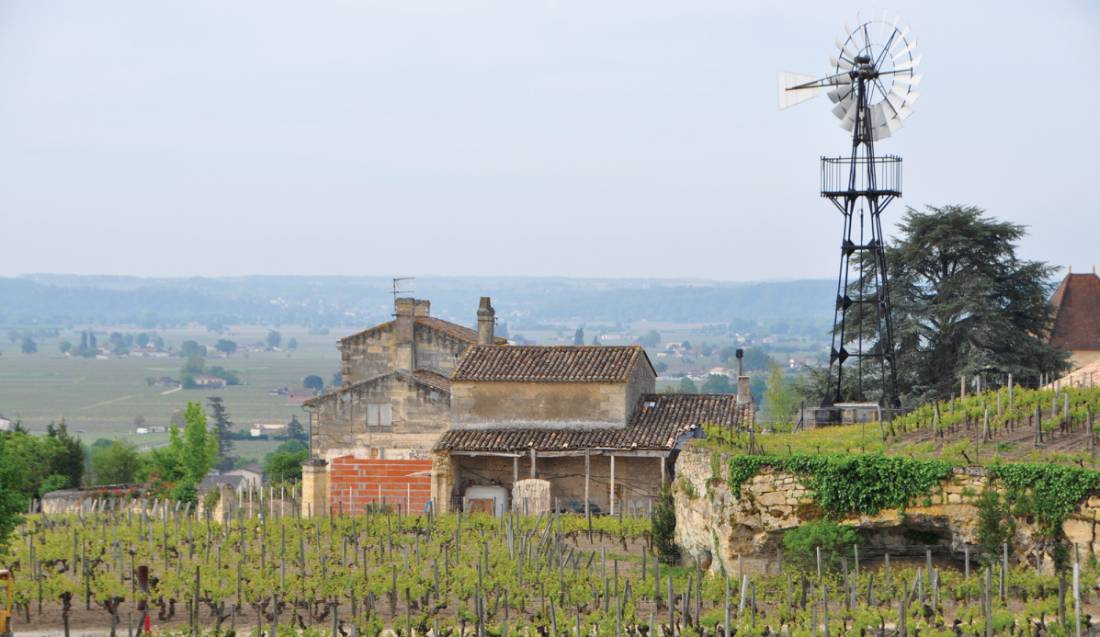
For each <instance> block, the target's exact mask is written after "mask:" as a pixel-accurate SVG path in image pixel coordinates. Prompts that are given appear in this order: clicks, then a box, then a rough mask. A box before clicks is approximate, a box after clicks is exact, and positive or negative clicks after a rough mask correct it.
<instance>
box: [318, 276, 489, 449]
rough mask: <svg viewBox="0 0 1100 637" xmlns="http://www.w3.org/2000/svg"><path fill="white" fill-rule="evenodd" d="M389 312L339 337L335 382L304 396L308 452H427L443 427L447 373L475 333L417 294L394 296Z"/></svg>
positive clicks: (446, 420) (472, 342)
mask: <svg viewBox="0 0 1100 637" xmlns="http://www.w3.org/2000/svg"><path fill="white" fill-rule="evenodd" d="M489 311H490V312H491V308H489ZM394 315H395V316H394V320H392V321H389V322H386V323H381V324H379V325H376V326H374V327H372V328H370V329H367V330H363V331H361V332H359V333H357V334H352V335H351V336H347V337H345V338H342V339H340V372H341V385H340V387H339V388H336V389H335V390H333V391H330V392H328V393H326V394H324V395H322V396H318V397H316V398H313V399H311V400H308V401H306V403H305V406H306V408H307V409H309V410H310V419H311V426H310V429H311V432H312V436H311V441H310V443H311V452H312V453H311V455H313V456H314V457H321V458H326V459H332V458H336V457H340V456H345V455H355V456H358V457H367V458H391V459H397V458H425V459H426V458H427V457H428V452H429V450H430V449H431V447H432V445H433V444H434V443H435V441H436V439H437V438H438V437H439V435H440V434H441V433H442V432H443V431H445V430H446V429H447V426H448V425H449V423H450V404H451V394H450V391H451V388H450V381H449V378H450V375H451V374H452V373H453V372H454V369H455V365H456V364H457V361H458V360H459V358H460V357H461V356H462V354H463V353H464V352H465V351H466V350H467V349H468V348H470V347H471V346H473V345H476V343H477V339H478V332H476V331H475V330H472V329H470V328H467V327H463V326H461V325H456V324H454V323H449V322H447V321H443V320H441V319H438V318H434V317H432V316H431V304H430V303H429V302H428V301H426V300H423V299H412V298H399V299H396V300H395V301H394ZM493 342H500V341H499V340H497V339H494V341H493Z"/></svg>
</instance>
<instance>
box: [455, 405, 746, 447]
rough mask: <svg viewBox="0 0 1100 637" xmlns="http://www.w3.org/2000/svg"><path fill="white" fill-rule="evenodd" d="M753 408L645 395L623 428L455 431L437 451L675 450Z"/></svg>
mask: <svg viewBox="0 0 1100 637" xmlns="http://www.w3.org/2000/svg"><path fill="white" fill-rule="evenodd" d="M752 415H753V406H752V403H751V402H750V403H744V404H741V405H738V404H737V397H736V396H734V395H732V394H645V395H643V396H642V397H641V398H640V399H639V401H638V407H637V409H635V411H634V416H633V417H632V418H631V419H630V422H629V423H627V425H626V426H625V427H620V428H611V427H608V428H600V429H564V428H563V429H533V428H526V427H515V428H506V429H496V428H494V429H451V430H449V431H447V432H446V433H444V434H443V436H442V437H441V438H440V439H439V442H437V443H436V445H435V451H466V452H479V451H480V452H498V453H500V452H505V453H507V452H512V453H519V452H526V451H528V450H530V449H534V450H536V451H583V450H585V449H592V450H594V451H600V450H608V451H634V450H659V451H668V450H671V449H674V448H675V447H676V446H677V445H678V444H679V442H680V440H681V438H683V437H685V436H694V435H697V432H698V431H699V430H700V429H701V428H702V425H705V424H717V425H724V426H727V427H732V426H735V425H741V424H747V423H749V422H751V420H752Z"/></svg>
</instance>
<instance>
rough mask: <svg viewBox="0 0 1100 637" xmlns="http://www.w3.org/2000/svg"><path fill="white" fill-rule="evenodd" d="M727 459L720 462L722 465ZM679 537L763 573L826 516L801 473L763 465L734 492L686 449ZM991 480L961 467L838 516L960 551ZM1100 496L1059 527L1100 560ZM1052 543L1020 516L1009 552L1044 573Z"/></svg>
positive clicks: (972, 537) (897, 538)
mask: <svg viewBox="0 0 1100 637" xmlns="http://www.w3.org/2000/svg"><path fill="white" fill-rule="evenodd" d="M726 464H727V463H726V462H725V460H723V461H721V462H720V463H719V466H721V467H725V466H726ZM676 473H677V476H678V477H677V482H676V484H675V485H674V494H675V502H676V541H677V544H679V545H680V546H681V547H682V548H683V549H684V550H685V551H686V552H687V554H688V555H690V556H692V557H696V558H699V559H700V560H702V561H704V562H706V561H708V560H709V561H710V563H711V568H712V569H714V570H717V569H718V568H719V566H720V565H725V567H726V569H727V572H729V571H730V569H735V568H736V567H737V564H738V558H740V563H741V566H742V568H744V569H745V570H746V571H748V572H768V571H769V569H772V570H773V572H774V568H775V567H776V550H777V549H778V548H780V547H781V546H782V543H783V534H784V533H785V532H786V531H788V530H791V529H794V528H796V527H798V526H799V525H801V524H803V523H804V522H807V521H810V520H815V519H819V518H821V517H823V512H822V511H821V509H820V507H818V506H817V505H816V504H815V503H814V501H813V499H812V494H811V493H810V491H809V490H808V489H807V488H806V486H805V485H804V484H803V483H802V482H801V480H800V479H799V478H798V476H796V475H793V474H790V473H784V472H779V471H774V470H771V469H765V470H763V471H762V472H761V473H759V474H758V475H756V476H754V477H753V478H752V479H751V480H750V481H748V482H747V483H745V484H744V485H741V488H740V493H739V494H738V495H737V496H736V497H735V495H734V494H733V492H732V491H731V490H730V487H729V485H728V484H727V483H726V481H725V479H723V478H716V477H714V475H713V473H714V471H713V469H712V465H711V453H710V452H709V451H707V450H705V449H699V448H694V447H688V448H686V449H684V450H683V452H681V454H680V456H679V458H678V459H677V462H676ZM988 485H989V479H988V478H987V477H986V475H985V472H984V471H983V470H982V469H981V468H980V467H976V468H960V469H956V470H955V472H954V474H953V475H952V476H951V477H950V478H948V479H947V480H945V481H943V482H942V483H941V484H940V486H939V487H938V488H936V489H934V490H933V491H932V492H931V493H929V494H928V495H927V496H924V497H917V498H914V499H913V501H911V502H910V503H909V506H907V507H906V509H905V511H904V513H902V512H900V511H899V510H897V509H888V510H884V511H881V512H879V513H878V514H877V515H873V516H866V515H860V516H852V517H848V518H845V519H843V520H840V522H841V523H842V524H848V525H851V526H853V527H856V528H858V529H859V530H860V533H861V534H862V535H863V537H864V540H865V542H867V543H868V544H869V545H871V546H875V545H879V546H889V545H890V544H891V543H897V542H901V541H902V537H903V535H904V534H905V532H906V531H919V532H923V533H925V534H930V535H934V536H938V537H940V538H942V543H943V544H945V545H949V546H950V547H951V548H954V549H956V550H958V551H961V550H962V547H963V546H964V545H972V544H975V543H976V541H977V525H978V509H977V502H978V499H979V498H980V496H981V494H982V492H983V491H984V490H985V489H986V488H987V487H988ZM1098 523H1100V494H1092V495H1090V496H1089V497H1088V498H1086V499H1085V500H1084V501H1082V502H1081V503H1080V505H1079V507H1078V509H1077V511H1076V512H1075V513H1073V514H1072V515H1070V516H1069V517H1068V518H1067V519H1066V521H1065V523H1064V524H1063V526H1062V531H1063V533H1064V534H1065V536H1066V538H1067V539H1068V540H1069V541H1070V542H1071V543H1074V544H1076V545H1078V546H1079V547H1080V550H1081V551H1082V552H1083V553H1084V552H1086V551H1091V552H1092V553H1093V554H1094V555H1096V556H1097V557H1100V533H1098V529H1097V525H1098ZM1050 549H1051V547H1050V546H1048V545H1047V544H1046V543H1044V542H1042V541H1040V540H1039V539H1038V533H1037V531H1036V528H1035V526H1034V524H1032V523H1030V522H1028V521H1027V520H1017V526H1016V537H1015V542H1014V550H1013V555H1015V556H1022V557H1023V558H1024V559H1027V560H1028V561H1029V562H1030V563H1033V564H1036V565H1038V566H1039V567H1040V568H1041V569H1043V570H1050V569H1052V568H1053V557H1052V555H1051V554H1050Z"/></svg>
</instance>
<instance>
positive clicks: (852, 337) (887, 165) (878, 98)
mask: <svg viewBox="0 0 1100 637" xmlns="http://www.w3.org/2000/svg"><path fill="white" fill-rule="evenodd" d="M898 21H899V20H898V19H894V20H893V21H887V19H886V17H885V16H884V17H883V19H881V20H875V19H872V20H867V21H865V22H859V23H858V24H857V26H856V27H855V28H854V29H853V28H850V27H849V26H848V25H845V26H844V31H845V34H846V35H845V37H844V38H843V39H838V40H837V41H836V49H837V52H836V54H835V55H833V56H832V57H830V58H829V65H830V67H832V68H831V72H830V73H829V74H828V75H826V76H824V77H815V76H812V75H803V74H799V73H786V72H782V73H780V74H779V108H780V109H785V108H788V107H790V106H794V105H795V104H799V103H801V102H804V101H806V100H808V99H810V98H812V97H814V96H815V95H817V94H819V93H820V92H822V91H825V92H826V94H827V95H828V97H829V100H830V101H831V102H832V103H833V105H834V106H833V114H834V115H835V116H836V117H837V119H839V120H840V127H841V128H843V129H844V130H846V131H849V132H850V133H851V134H852V149H851V153H850V154H849V155H848V156H842V157H822V158H821V196H822V197H825V198H826V199H828V200H829V201H830V202H832V203H833V205H834V206H835V207H836V208H837V210H839V211H840V213H841V215H842V217H843V230H842V234H841V243H840V271H839V274H838V275H837V287H836V305H835V308H834V312H833V340H832V347H831V348H830V354H829V382H828V386H827V389H826V394H825V396H824V397H823V399H822V402H821V407H822V409H820V410H819V411H818V413H817V417H818V421H819V422H838V421H839V419H840V410H839V409H837V408H835V405H837V404H839V403H844V402H864V401H867V400H868V395H869V394H870V393H872V392H874V393H877V394H878V403H879V405H880V406H881V407H886V408H897V407H899V406H900V402H899V400H898V392H897V369H896V365H895V363H896V360H895V351H894V325H893V318H892V312H891V308H890V286H889V279H888V276H887V269H886V253H885V244H884V236H883V233H882V219H881V215H882V211H883V209H885V208H886V206H887V205H889V204H890V202H891V201H893V200H894V199H895V198H897V197H900V196H901V157H898V156H896V155H882V156H878V155H875V142H878V141H880V140H883V139H886V138H887V137H890V136H891V135H893V134H894V133H895V132H897V131H898V129H899V128H901V125H902V122H904V121H905V120H906V119H907V118H908V117H909V116H910V115H911V114H912V112H913V110H912V109H913V103H914V102H916V101H917V98H918V97H919V94H918V93H917V92H916V91H915V90H914V88H915V87H916V86H917V85H918V84H919V83H920V80H921V76H919V75H917V74H916V69H917V67H918V66H919V64H920V57H919V56H917V55H915V51H916V48H917V42H916V40H914V39H911V38H910V35H909V27H905V28H898ZM845 363H847V364H848V366H849V367H851V366H852V365H854V366H855V369H854V370H852V371H851V372H849V374H854V378H851V377H849V378H847V379H846V377H845V371H846V369H845ZM872 374H873V375H877V376H878V379H877V382H876V381H875V379H874V377H873V376H872ZM846 380H847V384H846ZM876 386H877V391H876Z"/></svg>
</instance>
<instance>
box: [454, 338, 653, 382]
mask: <svg viewBox="0 0 1100 637" xmlns="http://www.w3.org/2000/svg"><path fill="white" fill-rule="evenodd" d="M639 360H644V361H645V364H646V365H648V366H649V368H650V369H651V370H652V369H653V366H652V365H650V362H649V357H648V356H646V353H645V349H643V348H642V347H641V346H639V345H591V346H588V345H523V346H518V345H517V346H507V347H500V346H495V345H484V346H477V347H472V348H470V349H468V350H466V353H465V354H463V356H462V358H461V359H460V360H459V363H458V368H457V369H455V371H454V374H452V375H451V380H452V381H454V382H461V381H476V382H535V383H625V382H627V381H628V380H629V378H630V374H631V372H632V371H633V369H634V366H635V364H636V363H637V362H638V361H639ZM654 374H656V372H654Z"/></svg>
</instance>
